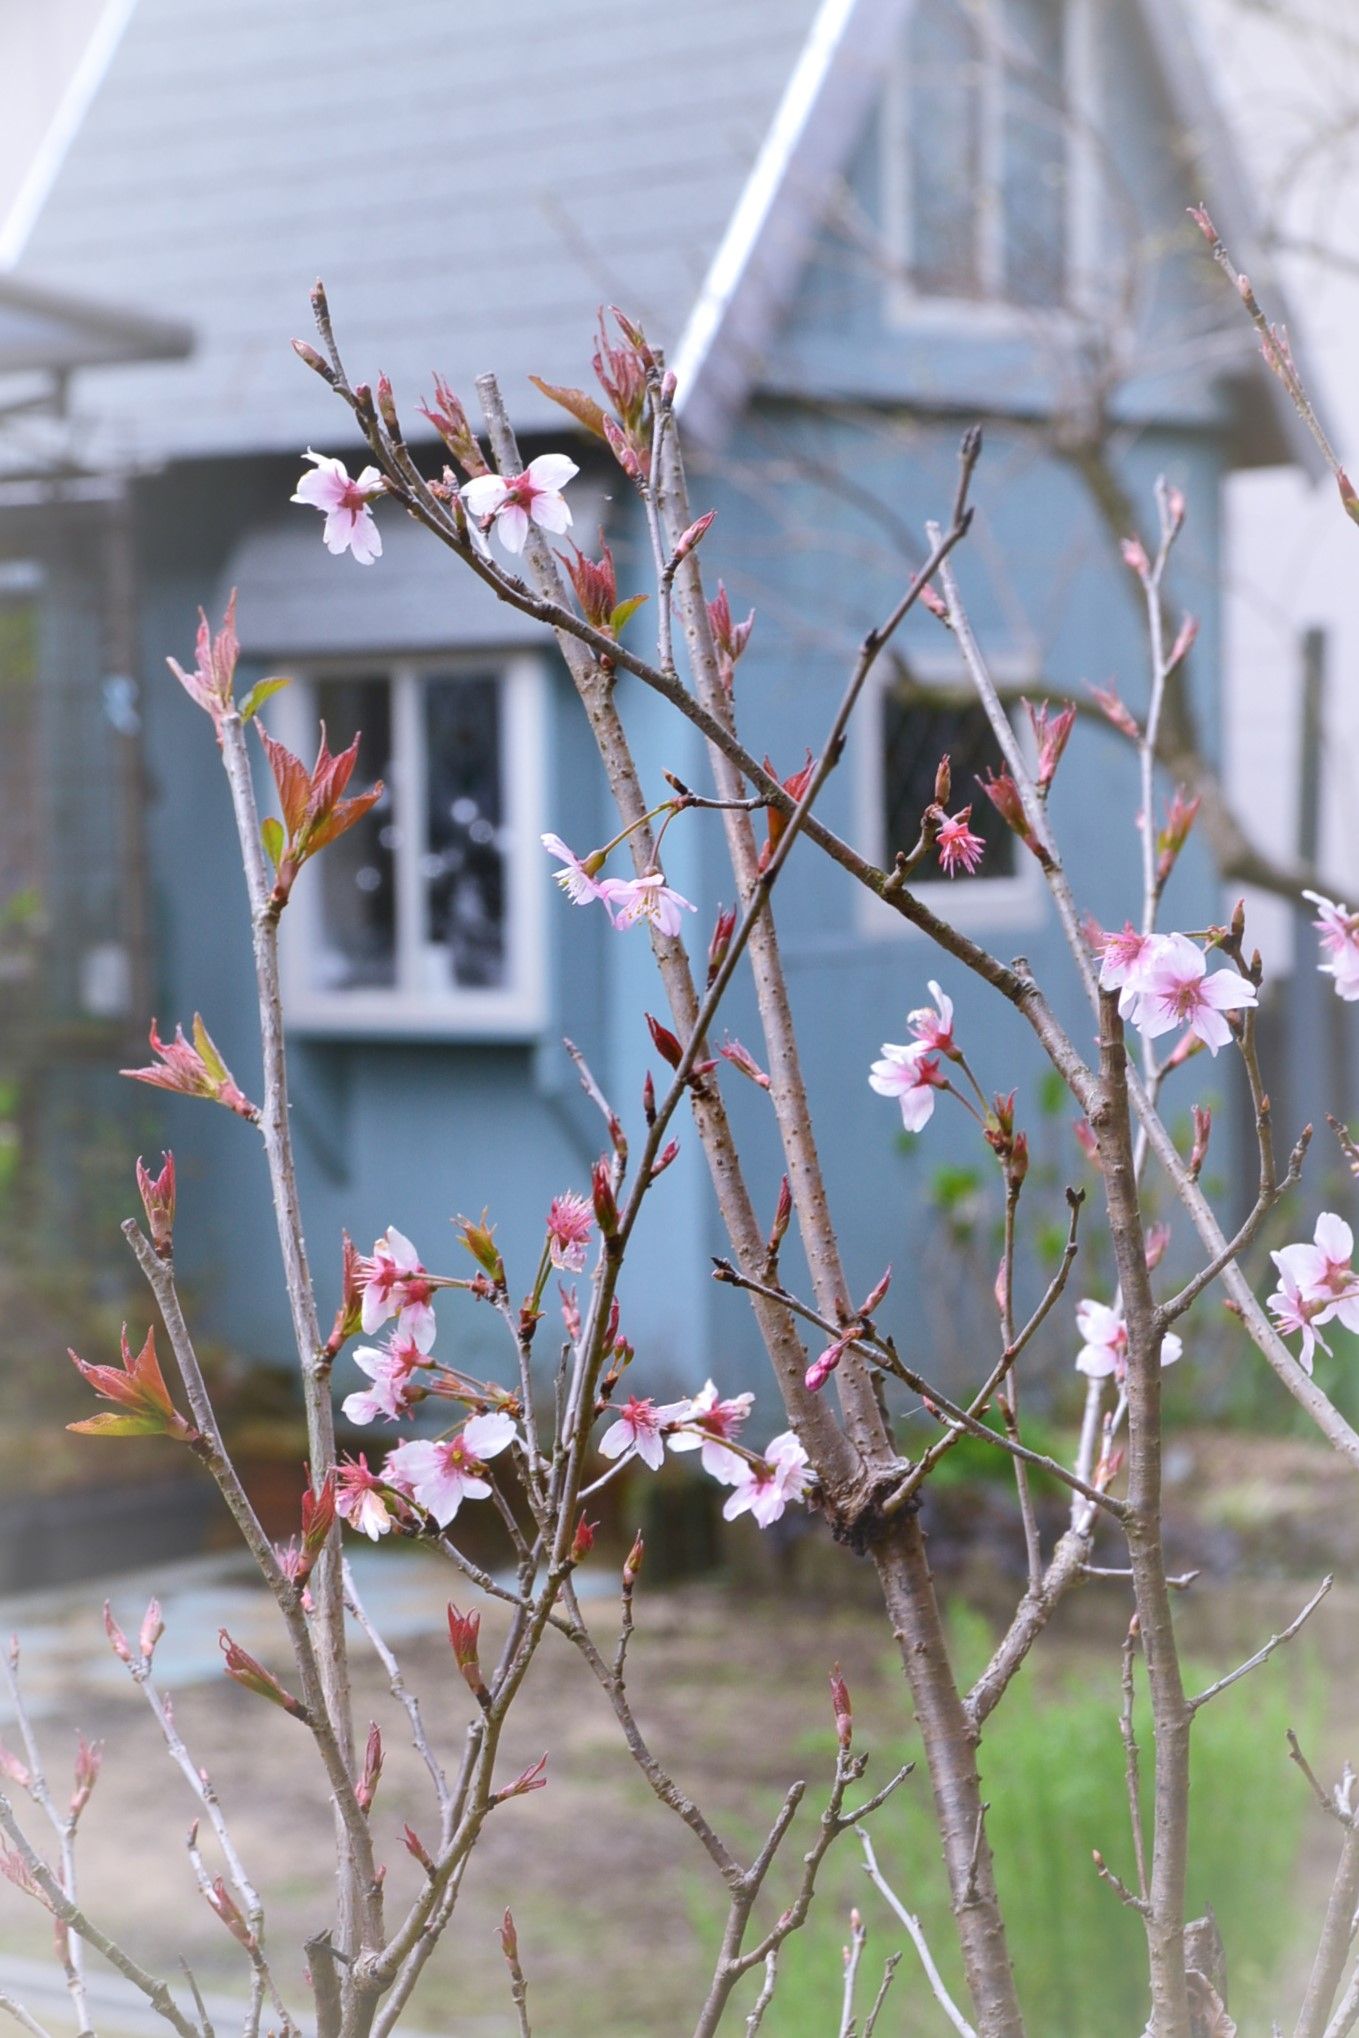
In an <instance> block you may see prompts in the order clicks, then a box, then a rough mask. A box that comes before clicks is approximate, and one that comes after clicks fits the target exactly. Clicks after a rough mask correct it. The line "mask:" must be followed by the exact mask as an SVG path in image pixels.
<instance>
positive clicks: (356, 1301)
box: [326, 1231, 364, 1358]
mask: <svg viewBox="0 0 1359 2038" xmlns="http://www.w3.org/2000/svg"><path fill="white" fill-rule="evenodd" d="M341 1236H342V1238H343V1241H344V1243H343V1245H342V1246H341V1248H340V1306H339V1308H338V1309H337V1310H336V1311H335V1321H334V1323H333V1324H332V1325H331V1329H330V1336H329V1337H328V1338H327V1339H326V1351H327V1353H328V1354H329V1356H330V1357H331V1358H334V1356H335V1354H336V1353H337V1352H338V1351H339V1349H340V1347H341V1345H344V1344H348V1342H349V1340H350V1338H351V1337H357V1336H358V1334H359V1332H360V1331H361V1330H362V1328H363V1290H364V1277H363V1255H362V1253H361V1252H360V1251H359V1250H358V1247H357V1246H356V1245H355V1244H354V1241H353V1239H352V1238H351V1237H350V1236H349V1233H348V1232H347V1231H346V1232H343V1233H342V1234H341Z"/></svg>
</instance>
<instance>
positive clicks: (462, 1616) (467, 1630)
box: [448, 1600, 491, 1707]
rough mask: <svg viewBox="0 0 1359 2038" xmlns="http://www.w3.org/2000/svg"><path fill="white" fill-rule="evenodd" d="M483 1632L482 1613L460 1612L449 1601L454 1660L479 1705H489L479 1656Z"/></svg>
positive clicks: (450, 1634) (449, 1637)
mask: <svg viewBox="0 0 1359 2038" xmlns="http://www.w3.org/2000/svg"><path fill="white" fill-rule="evenodd" d="M480 1633H481V1615H480V1614H479V1613H476V1612H472V1613H459V1611H458V1609H457V1607H456V1606H454V1604H453V1602H452V1600H450V1601H449V1603H448V1639H449V1641H450V1642H451V1643H452V1644H453V1660H454V1662H455V1663H456V1664H457V1666H458V1669H459V1670H460V1671H461V1673H462V1679H463V1682H464V1684H465V1685H466V1686H467V1689H468V1690H469V1691H470V1692H471V1694H472V1696H473V1697H474V1698H475V1699H476V1701H477V1703H478V1705H480V1706H483V1707H484V1706H488V1705H489V1704H490V1702H491V1694H490V1692H489V1691H488V1690H487V1689H486V1683H485V1680H484V1678H483V1677H482V1674H481V1663H480V1661H479V1659H478V1656H477V1638H478V1636H479V1635H480Z"/></svg>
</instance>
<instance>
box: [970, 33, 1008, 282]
mask: <svg viewBox="0 0 1359 2038" xmlns="http://www.w3.org/2000/svg"><path fill="white" fill-rule="evenodd" d="M1003 6H1004V0H983V5H982V9H981V26H982V35H981V55H980V64H981V77H980V79H979V80H978V103H979V121H978V127H979V134H978V147H979V151H980V158H981V160H980V162H979V164H978V171H979V175H978V179H977V184H978V191H977V200H978V203H977V210H978V218H977V221H976V232H977V236H978V247H977V274H978V279H979V281H980V283H981V288H982V295H983V297H986V298H990V299H998V298H1001V297H1003V296H1004V294H1005V247H1004V232H1005V205H1004V177H1005V20H1004V12H1003Z"/></svg>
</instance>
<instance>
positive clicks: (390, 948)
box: [308, 677, 398, 991]
mask: <svg viewBox="0 0 1359 2038" xmlns="http://www.w3.org/2000/svg"><path fill="white" fill-rule="evenodd" d="M316 707H317V712H318V714H319V716H320V719H321V720H322V722H324V724H325V727H326V735H327V737H328V738H329V741H330V747H331V749H332V751H336V752H338V751H340V750H343V749H345V748H346V747H347V746H348V745H349V744H350V743H352V742H353V740H354V738H355V737H356V736H359V735H361V736H362V741H361V743H360V745H359V762H358V767H357V769H356V771H355V775H354V777H353V778H352V779H351V780H350V782H349V791H350V792H351V793H359V792H363V791H366V790H367V788H368V787H370V786H371V785H372V784H373V783H374V781H375V780H376V779H379V778H380V779H381V780H382V781H383V784H384V786H385V788H386V790H385V791H384V793H383V796H382V798H381V799H380V800H379V802H378V804H377V805H376V806H375V807H374V808H373V809H372V811H371V812H370V813H368V814H365V816H364V818H363V819H362V820H361V821H360V822H359V823H358V824H357V826H356V827H353V828H351V829H350V830H349V832H348V834H346V835H342V836H341V837H340V839H339V841H338V842H332V844H331V845H330V847H329V849H328V850H327V851H326V853H325V855H324V856H323V857H321V858H319V859H318V863H319V875H320V884H321V911H320V930H319V934H320V938H319V941H318V944H317V952H316V955H315V958H314V962H313V974H314V979H315V985H316V988H317V989H318V990H322V991H359V990H365V991H366V990H383V989H389V988H390V987H391V986H393V985H394V984H395V983H396V849H397V842H398V834H397V827H396V822H395V820H394V818H393V812H392V798H393V785H394V779H393V772H392V690H391V687H390V685H389V683H388V681H387V679H386V678H385V677H380V678H372V679H323V680H321V681H319V682H318V684H317V688H316ZM308 762H310V759H308Z"/></svg>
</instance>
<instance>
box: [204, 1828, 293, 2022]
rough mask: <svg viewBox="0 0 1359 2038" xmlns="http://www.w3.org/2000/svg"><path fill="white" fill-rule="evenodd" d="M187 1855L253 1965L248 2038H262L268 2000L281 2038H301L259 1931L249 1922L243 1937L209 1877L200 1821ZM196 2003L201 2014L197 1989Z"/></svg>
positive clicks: (208, 1896) (211, 1901)
mask: <svg viewBox="0 0 1359 2038" xmlns="http://www.w3.org/2000/svg"><path fill="white" fill-rule="evenodd" d="M187 1852H188V1856H189V1863H190V1866H191V1867H192V1869H193V1873H194V1879H195V1881H196V1882H197V1884H198V1891H199V1895H200V1896H201V1897H202V1898H203V1900H204V1902H205V1903H206V1904H207V1905H208V1907H209V1909H210V1910H212V1911H215V1912H216V1914H217V1915H218V1917H220V1918H222V1920H223V1922H224V1923H226V1924H227V1929H228V1930H229V1931H230V1932H231V1936H232V1937H233V1939H235V1940H236V1941H237V1943H238V1944H239V1945H240V1947H241V1950H242V1952H243V1953H244V1954H245V1956H246V1959H247V1960H248V1961H249V1963H250V2006H249V2008H248V2009H247V2011H246V2014H245V2024H244V2027H243V2029H244V2038H258V2032H259V2028H260V2018H261V2017H262V2016H263V2014H264V2003H265V1998H266V1997H268V1999H269V2001H270V2002H271V2003H272V2005H273V2008H274V2011H275V2014H276V2015H277V2017H278V2020H279V2032H280V2034H281V2038H300V2033H299V2031H298V2027H297V2025H296V2024H295V2023H294V2022H293V2020H292V2018H291V2017H290V2016H289V2014H288V2012H287V2010H286V2008H285V2007H284V2003H283V1998H282V1996H280V1994H279V1992H278V1988H277V1985H276V1983H275V1981H274V1977H273V1975H272V1974H271V1973H270V1971H269V1963H268V1961H267V1960H266V1959H265V1957H264V1947H263V1944H262V1943H261V1940H260V1936H259V1932H258V1930H257V1929H256V1928H255V1926H253V1925H252V1924H251V1922H250V1920H249V1919H247V1920H246V1927H245V1936H244V1937H242V1931H241V1922H240V1913H239V1912H237V1913H236V1914H235V1916H234V1917H232V1916H231V1914H230V1913H229V1912H228V1911H227V1909H226V1908H225V1907H224V1905H223V1902H222V1886H221V1883H220V1881H219V1882H217V1883H216V1884H214V1882H213V1879H212V1877H211V1876H210V1875H209V1874H208V1871H207V1867H206V1865H205V1863H204V1860H203V1856H202V1854H201V1852H200V1851H199V1846H198V1821H197V1819H195V1820H194V1822H193V1824H192V1825H191V1826H190V1828H189V1835H188V1842H187ZM259 1916H260V1919H261V1921H262V1917H263V1913H262V1912H261V1913H260V1914H259ZM189 1982H190V1986H191V1987H192V1986H193V1977H192V1975H190V1977H189ZM194 1999H195V2001H196V2002H197V2003H198V2004H199V2008H200V2012H201V2008H202V1998H201V1996H199V1994H198V1992H197V1990H196V1989H195V1990H194Z"/></svg>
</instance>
